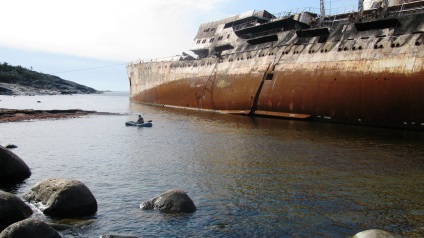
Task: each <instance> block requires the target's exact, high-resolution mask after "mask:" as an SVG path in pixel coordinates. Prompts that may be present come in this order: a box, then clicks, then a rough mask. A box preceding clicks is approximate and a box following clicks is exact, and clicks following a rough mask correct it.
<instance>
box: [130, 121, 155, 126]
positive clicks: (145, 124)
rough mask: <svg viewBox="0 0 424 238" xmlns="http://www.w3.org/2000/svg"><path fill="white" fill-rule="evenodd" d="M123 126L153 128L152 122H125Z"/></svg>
mask: <svg viewBox="0 0 424 238" xmlns="http://www.w3.org/2000/svg"><path fill="white" fill-rule="evenodd" d="M125 125H126V126H137V127H152V126H153V124H152V121H148V122H145V123H137V122H135V121H127V122H125Z"/></svg>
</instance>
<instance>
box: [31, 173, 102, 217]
mask: <svg viewBox="0 0 424 238" xmlns="http://www.w3.org/2000/svg"><path fill="white" fill-rule="evenodd" d="M23 198H24V199H25V200H27V201H28V202H41V203H42V204H43V205H44V207H43V208H41V209H42V210H43V213H44V214H46V215H50V216H56V217H63V218H66V217H79V216H90V215H94V214H95V213H96V212H97V201H96V199H95V198H94V196H93V194H92V193H91V191H90V190H89V189H88V188H87V186H85V185H84V184H83V183H82V182H80V181H78V180H68V179H46V180H44V181H41V182H39V183H37V184H36V185H35V186H34V187H33V188H32V189H31V191H29V192H28V193H26V194H25V195H24V197H23Z"/></svg>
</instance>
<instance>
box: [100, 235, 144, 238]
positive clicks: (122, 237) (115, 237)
mask: <svg viewBox="0 0 424 238" xmlns="http://www.w3.org/2000/svg"><path fill="white" fill-rule="evenodd" d="M100 238H137V236H125V235H102V236H100Z"/></svg>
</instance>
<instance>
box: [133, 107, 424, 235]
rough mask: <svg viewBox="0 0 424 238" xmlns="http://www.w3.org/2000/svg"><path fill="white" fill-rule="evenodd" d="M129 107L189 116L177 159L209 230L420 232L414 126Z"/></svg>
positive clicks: (171, 118)
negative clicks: (192, 137) (409, 128)
mask: <svg viewBox="0 0 424 238" xmlns="http://www.w3.org/2000/svg"><path fill="white" fill-rule="evenodd" d="M131 110H133V111H137V112H143V113H146V114H154V115H155V116H157V115H160V116H161V120H166V123H175V124H176V128H178V124H179V123H180V122H182V121H184V122H188V123H190V124H191V127H193V128H191V129H188V130H186V131H184V133H185V135H189V134H190V133H191V130H193V131H195V133H196V137H199V138H197V139H196V140H194V141H193V140H187V141H186V142H187V143H186V144H185V147H184V148H185V149H184V150H185V154H186V156H187V157H186V158H185V160H187V162H184V161H180V162H182V163H183V164H184V165H185V166H186V167H185V170H184V173H185V175H184V176H185V177H188V178H190V179H191V181H193V182H194V183H196V185H197V186H198V188H197V189H198V191H196V190H195V192H198V193H199V194H203V195H202V196H201V197H197V199H198V200H200V202H201V205H200V208H199V210H207V211H209V210H210V211H209V212H208V213H210V214H208V217H210V219H209V220H208V223H209V224H210V227H211V229H212V230H214V232H217V231H218V232H223V233H225V234H226V235H228V234H231V233H232V232H235V233H236V234H237V235H250V236H252V235H253V236H261V235H270V236H281V235H283V236H284V235H286V236H289V237H294V236H309V235H312V236H318V237H321V236H324V237H340V235H341V234H343V235H352V234H355V233H356V232H359V231H361V230H366V229H370V228H380V229H385V230H389V231H393V232H396V233H400V234H402V235H406V236H412V237H414V236H417V237H418V236H420V235H423V232H424V231H423V230H422V228H421V226H420V225H419V224H421V222H422V221H423V219H424V210H423V209H422V207H423V206H424V202H423V201H422V199H421V198H422V197H423V195H424V190H423V189H422V187H423V185H424V180H423V178H424V177H423V172H422V171H423V169H424V147H423V146H422V145H423V142H424V133H423V132H415V131H404V130H395V129H384V128H374V127H361V126H352V125H340V124H327V123H316V122H305V121H290V120H280V119H274V118H262V117H245V116H234V115H223V114H217V113H210V112H199V111H190V110H182V109H175V108H161V107H146V106H141V105H132V106H131ZM164 118H165V119H164ZM186 127H190V126H187V125H186ZM171 145H172V143H171ZM173 146H176V145H175V144H174V145H173ZM188 149H190V150H192V152H191V153H187V150H188ZM176 151H177V154H178V149H176ZM205 191H208V192H205ZM205 206H206V207H205ZM198 213H199V212H198ZM223 224H224V225H223ZM257 224H260V225H259V227H258V225H257ZM240 227H243V229H240Z"/></svg>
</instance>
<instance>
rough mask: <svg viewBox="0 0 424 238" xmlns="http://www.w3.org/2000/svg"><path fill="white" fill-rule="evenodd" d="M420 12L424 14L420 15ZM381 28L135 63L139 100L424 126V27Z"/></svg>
mask: <svg viewBox="0 0 424 238" xmlns="http://www.w3.org/2000/svg"><path fill="white" fill-rule="evenodd" d="M419 17H424V15H422V16H415V18H414V19H417V18H419ZM416 25H417V24H414V26H416ZM420 27H421V28H423V29H421V30H424V26H423V24H421V26H420V25H419V24H418V28H420ZM418 30H419V29H418ZM389 31H391V29H388V30H387V31H386V33H389ZM380 32H381V31H380ZM375 33H376V32H371V33H370V35H372V36H364V34H362V35H360V36H358V37H356V38H354V39H352V38H350V39H347V38H348V37H347V36H346V39H345V40H343V37H342V40H339V41H337V42H335V41H327V42H324V43H316V42H313V43H309V44H301V45H296V44H292V45H288V44H279V43H280V42H272V43H267V44H265V45H264V46H261V47H258V46H256V48H255V49H252V50H250V51H249V50H247V51H243V52H240V53H238V52H236V53H234V54H229V55H223V56H222V57H209V58H203V59H198V60H190V61H153V62H138V63H132V64H129V65H128V66H127V70H128V76H129V80H130V95H131V96H130V97H131V101H133V102H140V103H148V104H155V105H161V106H162V105H163V106H176V107H184V108H194V109H207V110H215V111H218V112H224V113H234V114H249V115H265V116H275V117H284V118H296V119H311V120H319V121H328V122H337V123H349V124H359V125H372V126H383V127H393V128H405V129H413V130H424V64H423V63H424V53H423V48H424V46H423V44H422V39H423V32H422V31H417V29H415V30H414V32H410V33H405V34H403V35H400V36H397V37H396V39H394V38H393V36H390V34H383V35H381V36H377V37H376V36H375ZM283 34H284V33H283ZM286 34H287V33H286ZM278 37H279V39H282V38H284V37H285V36H284V35H279V36H278Z"/></svg>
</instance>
